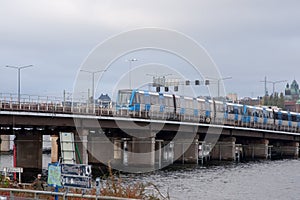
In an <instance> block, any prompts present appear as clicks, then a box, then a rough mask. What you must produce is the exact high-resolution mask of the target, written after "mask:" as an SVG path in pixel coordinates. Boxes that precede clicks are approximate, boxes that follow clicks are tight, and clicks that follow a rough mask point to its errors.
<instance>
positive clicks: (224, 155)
mask: <svg viewBox="0 0 300 200" xmlns="http://www.w3.org/2000/svg"><path fill="white" fill-rule="evenodd" d="M235 141H236V138H235V137H228V138H224V139H223V140H221V141H219V142H217V143H216V145H215V146H214V147H213V149H212V150H211V152H210V154H211V159H212V160H226V161H234V160H236V145H235Z"/></svg>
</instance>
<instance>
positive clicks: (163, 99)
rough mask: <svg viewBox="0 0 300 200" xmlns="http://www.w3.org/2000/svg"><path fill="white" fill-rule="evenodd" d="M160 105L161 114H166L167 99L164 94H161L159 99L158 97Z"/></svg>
mask: <svg viewBox="0 0 300 200" xmlns="http://www.w3.org/2000/svg"><path fill="white" fill-rule="evenodd" d="M158 101H159V102H158V103H159V112H164V110H165V98H164V95H163V93H159V97H158Z"/></svg>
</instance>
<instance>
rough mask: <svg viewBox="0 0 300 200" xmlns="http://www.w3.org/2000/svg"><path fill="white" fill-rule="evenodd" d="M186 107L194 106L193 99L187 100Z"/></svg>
mask: <svg viewBox="0 0 300 200" xmlns="http://www.w3.org/2000/svg"><path fill="white" fill-rule="evenodd" d="M185 108H193V101H192V100H191V99H186V100H185Z"/></svg>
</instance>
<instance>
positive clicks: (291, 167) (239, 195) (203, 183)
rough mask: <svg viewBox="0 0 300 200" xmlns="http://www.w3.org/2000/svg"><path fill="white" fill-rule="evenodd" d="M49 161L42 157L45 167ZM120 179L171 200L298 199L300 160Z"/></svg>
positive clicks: (5, 161) (7, 160)
mask: <svg viewBox="0 0 300 200" xmlns="http://www.w3.org/2000/svg"><path fill="white" fill-rule="evenodd" d="M49 158H50V156H49V155H44V158H43V167H44V168H46V167H47V165H48V162H49ZM11 162H12V160H11V156H8V155H5V156H4V155H1V157H0V163H1V166H2V167H3V166H11ZM122 178H123V180H124V181H129V182H131V183H133V182H135V181H136V182H144V183H148V182H152V183H154V184H156V185H157V186H158V187H159V189H160V191H161V192H162V193H163V194H167V192H168V193H169V195H170V197H171V199H180V200H181V199H205V200H214V199H218V200H223V199H226V200H227V199H228V200H234V199H243V200H244V199H251V200H252V199H257V200H258V199H262V200H277V199H278V200H280V199H295V200H296V199H300V188H299V187H300V160H278V161H260V162H249V163H238V164H226V165H219V166H205V167H201V166H196V167H184V168H183V167H178V168H175V169H172V170H171V169H167V170H161V171H157V172H152V173H148V174H130V175H122Z"/></svg>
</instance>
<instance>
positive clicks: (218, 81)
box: [207, 76, 232, 97]
mask: <svg viewBox="0 0 300 200" xmlns="http://www.w3.org/2000/svg"><path fill="white" fill-rule="evenodd" d="M207 79H211V80H216V81H217V84H218V97H220V83H221V81H224V80H228V79H232V77H231V76H227V77H222V78H211V77H207Z"/></svg>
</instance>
